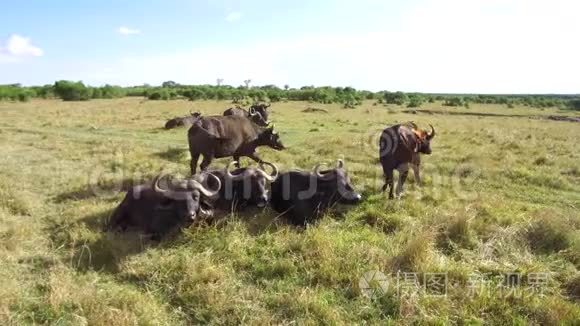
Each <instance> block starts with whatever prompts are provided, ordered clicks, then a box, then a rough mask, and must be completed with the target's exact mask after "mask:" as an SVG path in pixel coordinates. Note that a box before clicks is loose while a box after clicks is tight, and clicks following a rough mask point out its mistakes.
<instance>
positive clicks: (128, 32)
mask: <svg viewBox="0 0 580 326" xmlns="http://www.w3.org/2000/svg"><path fill="white" fill-rule="evenodd" d="M117 32H118V33H119V34H121V35H137V34H141V31H140V30H138V29H135V28H130V27H127V26H121V27H119V29H118V30H117Z"/></svg>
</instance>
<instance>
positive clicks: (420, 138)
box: [400, 122, 435, 155]
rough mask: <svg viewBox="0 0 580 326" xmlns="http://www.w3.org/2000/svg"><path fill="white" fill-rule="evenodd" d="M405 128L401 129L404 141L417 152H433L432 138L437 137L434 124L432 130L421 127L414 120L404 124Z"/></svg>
mask: <svg viewBox="0 0 580 326" xmlns="http://www.w3.org/2000/svg"><path fill="white" fill-rule="evenodd" d="M403 126H404V127H405V128H404V129H403V130H400V135H401V139H402V141H403V143H404V144H405V145H406V147H408V148H409V149H411V150H412V151H413V152H415V153H422V154H427V155H429V154H431V140H432V139H433V137H435V128H433V126H432V125H429V127H431V131H429V132H427V131H425V130H422V129H419V128H418V127H417V125H416V124H415V123H413V122H408V123H406V124H404V125H403Z"/></svg>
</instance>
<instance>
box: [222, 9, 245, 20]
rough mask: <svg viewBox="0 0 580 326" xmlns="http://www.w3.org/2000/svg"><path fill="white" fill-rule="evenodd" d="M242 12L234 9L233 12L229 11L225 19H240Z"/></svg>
mask: <svg viewBox="0 0 580 326" xmlns="http://www.w3.org/2000/svg"><path fill="white" fill-rule="evenodd" d="M242 16H243V14H242V13H241V12H239V11H234V12H230V13H229V14H228V15H227V16H226V21H227V22H230V23H233V22H236V21H238V20H240V19H241V18H242Z"/></svg>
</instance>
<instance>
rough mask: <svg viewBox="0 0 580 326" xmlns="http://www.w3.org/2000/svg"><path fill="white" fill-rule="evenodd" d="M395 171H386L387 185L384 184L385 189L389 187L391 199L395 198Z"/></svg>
mask: <svg viewBox="0 0 580 326" xmlns="http://www.w3.org/2000/svg"><path fill="white" fill-rule="evenodd" d="M394 186H395V184H394V179H393V171H392V170H391V171H388V172H385V185H383V191H386V190H387V189H389V199H393V198H394V197H395V196H393V188H394Z"/></svg>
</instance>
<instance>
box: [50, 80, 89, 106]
mask: <svg viewBox="0 0 580 326" xmlns="http://www.w3.org/2000/svg"><path fill="white" fill-rule="evenodd" d="M54 93H55V94H56V96H57V97H59V98H61V99H62V100H63V101H87V100H89V99H90V98H91V95H92V92H91V90H90V89H89V88H87V87H86V86H85V84H83V83H82V82H80V81H79V82H72V81H67V80H60V81H57V82H55V83H54Z"/></svg>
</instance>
